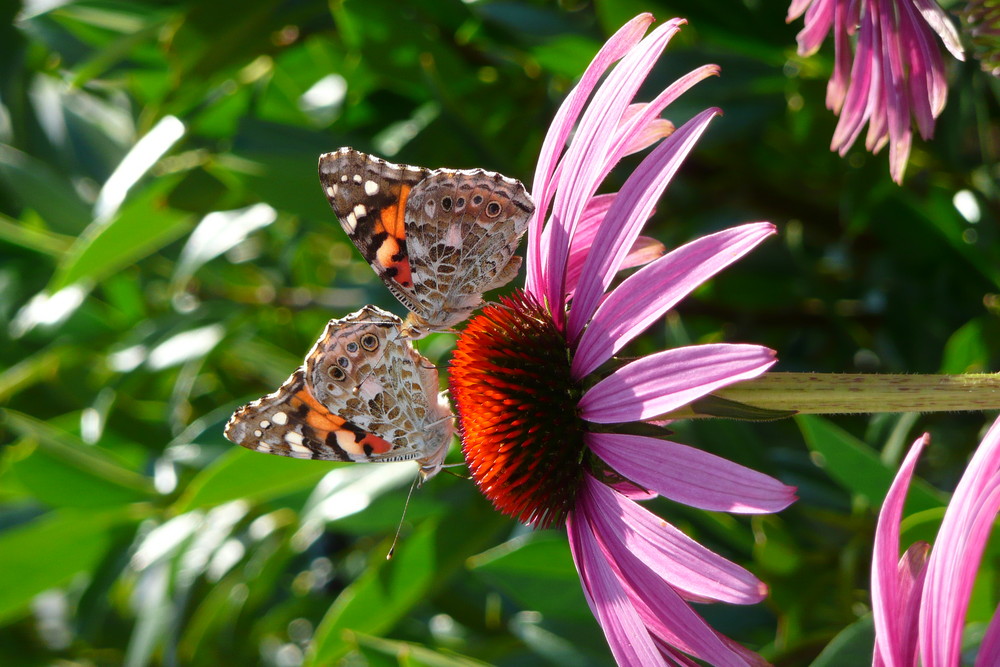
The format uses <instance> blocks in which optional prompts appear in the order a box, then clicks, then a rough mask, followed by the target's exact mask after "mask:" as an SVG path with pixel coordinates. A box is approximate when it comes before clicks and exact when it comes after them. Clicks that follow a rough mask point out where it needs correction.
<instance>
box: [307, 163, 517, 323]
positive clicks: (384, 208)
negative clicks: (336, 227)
mask: <svg viewBox="0 0 1000 667" xmlns="http://www.w3.org/2000/svg"><path fill="white" fill-rule="evenodd" d="M319 177H320V182H321V184H322V186H323V191H324V193H325V194H326V196H327V199H328V200H329V202H330V206H331V207H332V208H333V211H334V213H335V214H336V215H337V218H338V220H339V221H340V224H341V226H342V227H343V229H344V231H345V232H347V235H348V236H349V237H350V238H351V240H352V241H353V242H354V244H355V246H357V248H358V250H359V251H360V252H361V254H362V256H364V258H365V259H366V260H367V261H368V263H369V264H371V265H372V267H373V268H374V269H375V272H376V273H377V274H378V275H379V277H380V278H381V279H382V281H383V282H384V283H385V284H386V286H387V287H388V288H389V290H390V291H391V292H392V293H393V294H394V295H395V296H396V298H398V299H399V301H400V302H401V303H402V304H403V305H404V306H406V308H407V309H408V310H409V311H410V315H409V316H408V317H407V320H406V322H405V323H404V325H403V328H402V333H403V335H404V336H406V337H408V338H420V337H422V336H424V335H426V334H427V333H430V332H432V331H445V330H449V329H451V328H452V327H453V326H455V325H456V324H459V323H461V322H463V321H464V320H465V319H467V318H468V317H469V315H470V314H471V313H472V311H473V310H475V309H476V308H478V307H479V306H480V305H482V303H483V293H484V292H487V291H489V290H492V289H496V288H498V287H502V286H503V285H505V284H507V283H508V282H510V281H511V280H512V279H513V278H514V277H515V276H516V275H517V271H518V269H519V268H520V266H521V258H520V257H518V256H517V255H515V254H514V253H515V251H516V250H517V245H518V243H519V242H520V239H521V236H522V235H523V234H524V232H525V231H526V230H527V226H528V220H529V219H530V217H531V215H532V213H533V212H534V204H533V203H532V201H531V198H530V197H529V196H528V194H527V192H526V191H525V189H524V186H523V185H521V183H520V182H519V181H516V180H514V179H511V178H507V177H506V176H503V175H501V174H498V173H495V172H490V171H485V170H482V169H469V170H453V169H435V170H430V169H425V168H423V167H414V166H410V165H400V164H393V163H391V162H387V161H385V160H382V159H381V158H377V157H374V156H371V155H367V154H365V153H361V152H359V151H355V150H353V149H350V148H341V149H340V150H338V151H336V152H333V153H326V154H324V155H321V156H320V159H319Z"/></svg>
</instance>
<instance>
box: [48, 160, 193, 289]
mask: <svg viewBox="0 0 1000 667" xmlns="http://www.w3.org/2000/svg"><path fill="white" fill-rule="evenodd" d="M175 180H176V179H162V180H160V181H159V182H157V183H156V184H154V185H153V186H151V187H149V188H148V189H147V190H145V191H144V192H142V193H141V194H139V195H138V196H136V197H134V198H132V199H131V200H129V202H128V203H127V204H125V206H124V207H122V209H121V210H120V211H119V212H118V214H117V215H116V216H115V217H114V218H112V219H111V221H110V222H94V223H93V224H91V225H90V227H88V228H87V229H86V230H85V231H84V233H83V234H82V235H81V236H80V238H79V239H77V242H76V243H75V244H74V245H73V247H72V248H71V249H70V250H69V252H68V253H67V255H66V258H65V260H64V261H63V263H62V264H61V265H60V266H59V268H58V269H57V270H56V274H55V276H54V277H53V279H52V282H51V283H50V284H49V290H50V291H51V292H56V291H58V290H60V289H62V288H63V287H66V286H68V285H72V284H74V283H77V282H80V281H87V282H99V281H100V280H101V279H103V278H105V277H106V276H109V275H111V274H113V273H115V272H116V271H119V270H121V269H123V268H125V267H127V266H130V265H132V264H134V263H135V262H136V261H137V260H139V259H142V258H143V257H146V256H148V255H150V254H152V253H154V252H156V251H157V250H159V249H160V248H163V247H164V246H166V245H167V244H169V243H171V242H173V241H175V240H176V239H178V238H180V237H181V236H182V235H183V234H184V233H185V232H187V231H189V230H190V229H191V228H192V227H193V226H194V216H193V215H190V214H187V213H180V212H178V211H175V210H173V209H169V208H166V207H164V206H162V201H163V199H164V197H165V196H166V193H167V192H169V191H170V189H171V187H172V186H173V183H174V181H175Z"/></svg>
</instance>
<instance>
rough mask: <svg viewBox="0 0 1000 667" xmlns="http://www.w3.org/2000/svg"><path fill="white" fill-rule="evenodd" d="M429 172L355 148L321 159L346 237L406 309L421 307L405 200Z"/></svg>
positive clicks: (324, 182)
mask: <svg viewBox="0 0 1000 667" xmlns="http://www.w3.org/2000/svg"><path fill="white" fill-rule="evenodd" d="M430 173H431V172H430V170H429V169H422V168H420V167H411V166H408V165H399V164H393V163H391V162H386V161H385V160H382V159H380V158H377V157H374V156H372V155H367V154H365V153H361V152H359V151H356V150H353V149H351V148H341V149H340V150H338V151H336V152H333V153H325V154H323V155H321V156H320V157H319V180H320V184H321V185H322V186H323V192H324V193H325V194H326V198H327V200H328V201H329V202H330V206H331V207H332V208H333V212H334V213H335V214H336V215H337V219H338V220H339V221H340V226H341V227H343V228H344V231H345V232H347V235H348V236H349V237H350V238H351V241H353V242H354V245H355V246H356V247H357V248H358V250H359V251H360V252H361V255H362V256H363V257H364V258H365V261H367V262H368V263H369V264H371V266H372V268H373V269H375V272H376V273H377V274H378V276H379V278H381V279H382V282H384V283H385V284H386V286H387V287H388V288H389V291H391V292H392V293H393V294H394V295H395V296H396V298H397V299H399V300H400V301H401V302H402V304H403V305H404V306H406V307H407V308H408V309H410V310H413V309H414V308H416V307H417V306H416V304H415V301H414V292H413V279H412V275H411V269H410V260H409V252H408V248H407V244H408V239H407V238H406V224H405V211H406V201H407V199H408V197H409V194H410V191H411V190H412V188H413V187H414V186H415V185H416V184H417V183H419V182H420V181H422V180H423V179H424V178H426V177H427V175H428V174H430Z"/></svg>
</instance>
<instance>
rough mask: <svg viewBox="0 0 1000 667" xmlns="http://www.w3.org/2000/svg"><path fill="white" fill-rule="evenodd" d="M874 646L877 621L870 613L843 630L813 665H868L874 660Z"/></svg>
mask: <svg viewBox="0 0 1000 667" xmlns="http://www.w3.org/2000/svg"><path fill="white" fill-rule="evenodd" d="M874 646H875V623H874V621H873V619H872V616H871V614H869V615H868V616H865V617H864V618H862V619H861V620H859V621H855V622H854V623H852V624H851V625H848V626H847V627H846V628H844V629H843V630H841V631H840V633H839V634H838V635H837V636H836V637H834V638H833V639H832V640H831V641H830V643H829V644H827V645H826V648H824V649H823V652H822V653H820V654H819V656H818V657H817V658H816V659H815V660H814V661H813V663H812V667H839V666H840V665H867V664H869V663H870V662H871V660H872V651H873V650H874Z"/></svg>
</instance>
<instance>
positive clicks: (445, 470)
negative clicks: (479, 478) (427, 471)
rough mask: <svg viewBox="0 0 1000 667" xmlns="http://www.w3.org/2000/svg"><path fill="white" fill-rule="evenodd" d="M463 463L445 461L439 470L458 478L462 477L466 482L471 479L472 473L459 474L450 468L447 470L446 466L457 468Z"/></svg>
mask: <svg viewBox="0 0 1000 667" xmlns="http://www.w3.org/2000/svg"><path fill="white" fill-rule="evenodd" d="M464 465H465V463H446V464H445V465H443V466H441V472H443V473H447V474H449V475H451V476H452V477H457V478H458V479H464V480H465V481H467V482H468V481H469V480H471V479H472V475H460V474H458V473H457V472H452V471H451V470H448V468H459V467H461V466H464Z"/></svg>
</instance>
